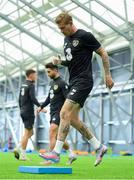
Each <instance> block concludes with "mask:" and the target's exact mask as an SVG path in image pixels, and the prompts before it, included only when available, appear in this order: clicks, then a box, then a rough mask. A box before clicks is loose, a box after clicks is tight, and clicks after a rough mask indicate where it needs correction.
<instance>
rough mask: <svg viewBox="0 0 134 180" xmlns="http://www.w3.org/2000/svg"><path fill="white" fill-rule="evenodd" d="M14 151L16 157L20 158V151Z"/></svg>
mask: <svg viewBox="0 0 134 180" xmlns="http://www.w3.org/2000/svg"><path fill="white" fill-rule="evenodd" d="M13 153H14V157H15V158H16V159H18V160H19V158H20V155H19V153H18V151H16V150H15V151H14V152H13Z"/></svg>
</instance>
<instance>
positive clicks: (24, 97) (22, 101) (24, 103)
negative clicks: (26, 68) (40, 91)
mask: <svg viewBox="0 0 134 180" xmlns="http://www.w3.org/2000/svg"><path fill="white" fill-rule="evenodd" d="M34 104H35V105H36V106H38V107H39V106H40V104H39V102H38V100H37V99H36V97H35V85H34V82H32V81H28V80H27V81H26V82H25V83H24V84H22V86H21V89H20V94H19V107H20V111H21V113H22V114H23V113H28V114H29V115H32V114H30V113H34Z"/></svg>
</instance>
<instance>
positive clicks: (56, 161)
mask: <svg viewBox="0 0 134 180" xmlns="http://www.w3.org/2000/svg"><path fill="white" fill-rule="evenodd" d="M39 156H40V157H41V158H43V159H45V160H47V161H52V162H54V163H58V162H59V161H60V160H59V159H58V160H57V159H54V158H49V157H45V156H42V155H41V154H39Z"/></svg>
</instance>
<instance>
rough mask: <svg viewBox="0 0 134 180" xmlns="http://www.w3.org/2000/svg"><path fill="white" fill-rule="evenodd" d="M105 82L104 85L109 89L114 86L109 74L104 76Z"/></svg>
mask: <svg viewBox="0 0 134 180" xmlns="http://www.w3.org/2000/svg"><path fill="white" fill-rule="evenodd" d="M105 84H106V87H107V88H109V89H111V88H112V87H113V86H114V81H113V79H112V77H111V75H106V76H105Z"/></svg>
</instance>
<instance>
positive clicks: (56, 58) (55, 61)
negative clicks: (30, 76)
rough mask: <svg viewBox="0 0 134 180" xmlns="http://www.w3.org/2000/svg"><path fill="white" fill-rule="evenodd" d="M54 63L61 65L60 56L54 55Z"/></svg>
mask: <svg viewBox="0 0 134 180" xmlns="http://www.w3.org/2000/svg"><path fill="white" fill-rule="evenodd" d="M52 63H53V64H54V65H59V64H61V60H60V59H59V58H58V57H53V59H52Z"/></svg>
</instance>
